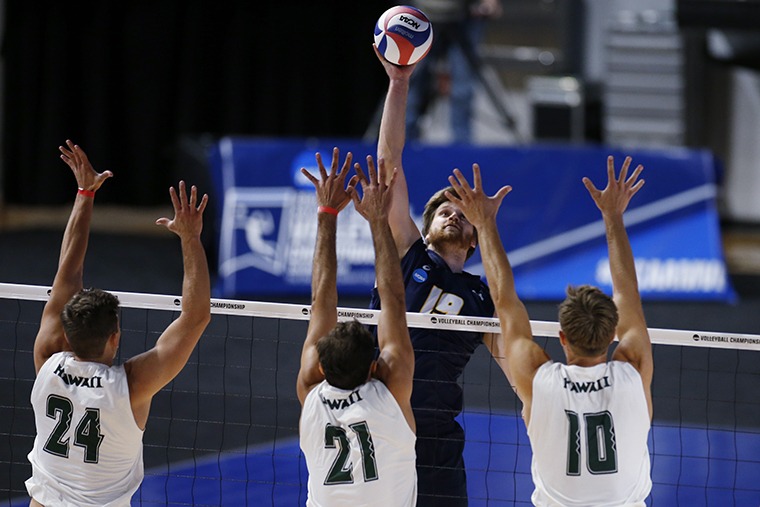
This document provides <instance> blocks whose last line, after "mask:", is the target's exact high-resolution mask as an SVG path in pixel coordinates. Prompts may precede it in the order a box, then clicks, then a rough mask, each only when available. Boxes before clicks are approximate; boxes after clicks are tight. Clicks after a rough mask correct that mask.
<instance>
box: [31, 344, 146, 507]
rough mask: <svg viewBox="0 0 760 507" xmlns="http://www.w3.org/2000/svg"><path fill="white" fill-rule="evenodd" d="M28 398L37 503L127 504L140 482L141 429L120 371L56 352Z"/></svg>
mask: <svg viewBox="0 0 760 507" xmlns="http://www.w3.org/2000/svg"><path fill="white" fill-rule="evenodd" d="M31 401H32V406H33V407H34V415H35V424H36V427H37V437H36V438H35V441H34V447H33V449H32V451H31V452H30V453H29V461H30V462H31V464H32V477H31V478H30V479H29V480H28V481H27V490H28V491H29V494H30V495H31V496H32V497H33V498H34V499H35V500H37V501H38V502H40V503H42V504H43V505H63V506H68V505H72V506H74V505H76V506H103V505H108V506H114V507H115V506H121V505H126V506H128V505H129V501H130V498H131V496H132V494H133V493H134V492H135V491H136V490H137V488H138V487H139V486H140V482H141V481H142V478H143V461H142V435H143V432H142V430H141V429H140V428H139V427H138V426H137V423H135V419H134V415H133V413H132V407H131V404H130V399H129V387H128V384H127V376H126V373H125V371H124V367H123V366H111V367H109V366H106V365H104V364H100V363H93V362H88V361H79V360H77V359H75V358H74V355H73V354H72V353H70V352H59V353H57V354H54V355H53V356H51V357H50V359H48V360H47V361H46V362H45V364H44V365H43V366H42V368H41V369H40V372H39V374H38V375H37V379H36V380H35V382H34V386H33V388H32V397H31ZM62 499H64V500H62Z"/></svg>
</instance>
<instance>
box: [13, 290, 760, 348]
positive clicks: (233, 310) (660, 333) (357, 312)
mask: <svg viewBox="0 0 760 507" xmlns="http://www.w3.org/2000/svg"><path fill="white" fill-rule="evenodd" d="M110 292H111V294H113V295H115V296H116V297H118V298H119V302H120V304H121V305H122V306H124V307H126V308H138V309H147V310H169V311H177V310H179V309H180V307H181V306H182V298H181V297H180V296H172V295H168V294H145V293H139V292H118V291H110ZM49 294H50V287H48V286H41V285H22V284H10V283H0V298H2V299H24V300H32V301H47V299H48V297H49ZM211 313H212V314H222V315H239V316H249V317H265V318H272V319H291V320H309V317H310V313H311V307H310V306H309V305H303V304H293V303H271V302H263V301H246V300H238V299H218V298H212V299H211ZM379 314H380V310H371V309H363V308H347V307H339V308H338V320H339V321H347V320H351V319H356V320H358V321H359V322H361V323H362V324H368V325H377V323H378V315H379ZM406 320H407V325H408V326H409V327H414V328H428V329H442V330H450V331H480V332H485V333H494V332H499V319H497V318H493V317H492V318H485V317H467V316H457V315H440V314H430V313H414V312H409V313H407V314H406ZM530 324H531V330H532V332H533V335H534V336H548V337H557V336H559V330H560V328H559V323H558V322H551V321H542V320H531V321H530ZM649 338H650V340H651V342H652V343H653V344H659V345H680V346H687V347H707V348H718V349H732V350H755V351H760V335H756V334H744V333H723V332H716V331H698V330H691V329H663V328H649Z"/></svg>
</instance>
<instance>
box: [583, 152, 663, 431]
mask: <svg viewBox="0 0 760 507" xmlns="http://www.w3.org/2000/svg"><path fill="white" fill-rule="evenodd" d="M630 165H631V157H626V158H625V160H624V161H623V165H622V167H621V168H620V175H619V176H618V177H617V178H616V177H615V161H614V159H613V157H611V156H610V157H607V187H606V188H605V189H604V190H598V189H597V188H596V187H595V186H594V184H593V183H592V182H591V180H589V179H588V178H583V184H584V185H585V186H586V188H587V189H588V192H589V194H590V195H591V198H592V199H593V200H594V202H595V203H596V205H597V207H598V208H599V210H600V211H601V212H602V218H603V219H604V226H605V231H606V234H607V249H608V251H609V258H610V274H611V275H612V293H613V296H612V297H613V300H614V301H615V305H616V306H617V309H618V316H619V320H618V326H617V329H616V333H617V336H618V339H619V340H620V343H619V344H618V346H617V348H616V349H615V352H614V353H613V356H612V359H613V360H616V361H625V362H628V363H631V365H633V367H634V368H636V370H638V372H639V374H640V375H641V380H642V382H643V383H644V392H645V393H646V397H647V404H648V405H649V416H650V417H651V416H652V391H651V387H652V375H653V373H654V360H653V359H652V343H651V342H650V340H649V332H648V330H647V324H646V319H645V318H644V309H643V308H642V305H641V296H640V295H639V284H638V280H637V279H636V266H635V264H634V259H633V251H632V250H631V243H630V241H629V240H628V233H627V232H626V230H625V224H624V222H623V213H624V212H625V210H626V208H627V207H628V203H629V202H630V201H631V198H632V197H633V196H634V195H635V194H636V192H638V191H639V190H640V189H641V187H642V186H643V185H644V180H643V179H642V180H639V179H638V177H639V175H640V174H641V171H643V170H644V167H643V166H641V165H638V166H637V167H636V169H635V170H634V171H633V174H631V176H630V177H627V176H628V168H629V167H630ZM626 178H627V179H626Z"/></svg>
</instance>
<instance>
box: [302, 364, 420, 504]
mask: <svg viewBox="0 0 760 507" xmlns="http://www.w3.org/2000/svg"><path fill="white" fill-rule="evenodd" d="M300 441H301V449H302V450H303V453H304V456H305V457H306V466H307V468H308V470H309V481H308V490H309V491H308V498H307V500H306V505H307V506H308V507H323V506H333V505H363V506H383V507H385V506H388V505H394V506H399V507H413V506H415V505H416V504H417V471H416V468H415V461H416V453H415V450H414V445H415V442H416V436H415V434H414V432H413V431H412V429H411V428H410V427H409V424H408V423H407V422H406V418H405V417H404V414H403V412H401V407H399V405H398V402H396V399H395V398H394V397H393V395H392V394H391V392H390V391H389V390H388V388H387V387H386V386H385V384H383V383H382V382H381V381H379V380H377V379H372V380H370V381H369V382H367V383H365V384H362V385H360V386H359V387H357V388H356V389H353V390H345V389H338V388H336V387H333V386H331V385H330V384H329V383H328V382H327V381H323V382H322V383H320V384H319V385H317V386H316V387H315V388H314V389H312V390H311V392H310V393H309V394H308V395H307V396H306V399H305V400H304V404H303V410H302V412H301V421H300Z"/></svg>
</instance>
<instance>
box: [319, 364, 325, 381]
mask: <svg viewBox="0 0 760 507" xmlns="http://www.w3.org/2000/svg"><path fill="white" fill-rule="evenodd" d="M317 367H318V368H319V374H320V375H322V378H324V376H325V370H323V369H322V363H317Z"/></svg>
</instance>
